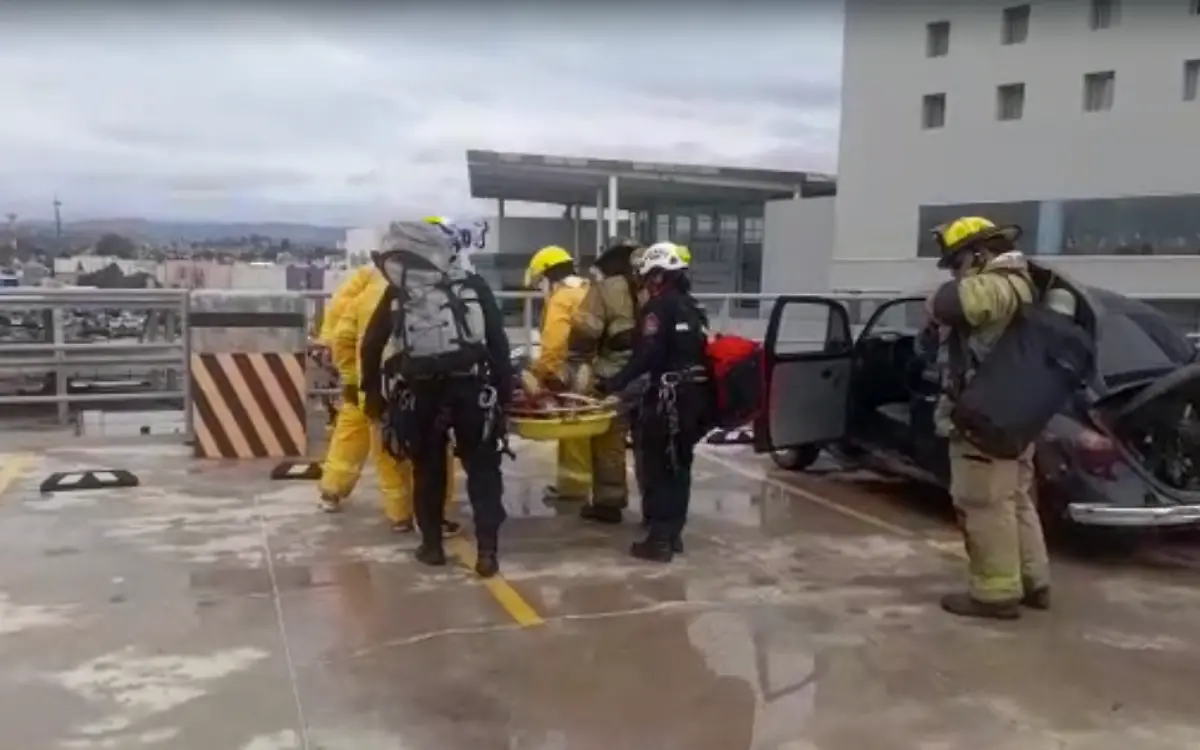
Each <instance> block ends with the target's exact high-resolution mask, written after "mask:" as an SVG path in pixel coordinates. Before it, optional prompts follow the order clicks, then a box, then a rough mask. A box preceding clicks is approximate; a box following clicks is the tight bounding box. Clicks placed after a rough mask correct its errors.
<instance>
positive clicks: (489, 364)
mask: <svg viewBox="0 0 1200 750" xmlns="http://www.w3.org/2000/svg"><path fill="white" fill-rule="evenodd" d="M463 284H464V286H469V287H470V288H471V289H473V290H474V291H475V293H476V294H477V295H478V300H479V305H480V307H481V309H482V312H483V318H484V329H485V337H486V346H487V352H488V356H487V359H486V361H484V362H480V363H479V364H477V365H475V366H472V367H470V368H469V369H465V370H463V371H461V372H453V373H445V374H438V375H432V376H429V377H423V378H413V379H411V380H409V381H406V382H405V384H404V388H403V390H402V391H400V392H398V393H395V394H391V395H390V398H388V399H387V400H386V403H385V398H384V389H385V385H384V379H385V373H384V366H383V363H381V359H382V356H383V351H384V348H385V346H386V344H387V341H388V339H389V338H390V336H391V335H392V330H393V322H392V316H391V309H392V302H393V300H394V299H395V298H396V290H395V289H389V290H388V292H387V294H385V296H384V298H383V300H382V301H381V303H380V305H379V307H378V308H377V309H376V310H375V314H374V315H373V316H372V318H371V321H370V322H369V323H368V327H367V331H366V332H365V334H364V337H363V343H362V352H361V380H362V382H361V385H362V388H363V389H364V393H366V394H367V397H366V398H367V404H366V406H367V412H368V415H369V416H371V417H372V418H375V419H382V421H383V422H384V426H385V430H390V431H391V434H392V435H394V436H395V439H396V442H397V443H398V444H399V446H400V447H401V449H402V451H403V453H404V457H405V458H407V459H409V460H411V461H412V462H413V485H414V486H413V498H414V503H413V504H414V506H415V508H414V510H415V512H416V517H417V524H418V525H419V526H420V528H421V549H420V550H418V552H417V557H418V559H420V560H421V561H422V562H425V563H427V564H431V565H444V564H445V561H446V557H445V553H444V551H443V548H442V535H441V529H442V521H443V520H444V515H445V508H444V506H443V501H444V499H445V492H446V480H447V476H446V475H447V472H449V471H451V467H449V466H447V464H446V445H447V442H448V441H449V434H448V433H449V432H450V431H451V430H453V431H454V443H455V454H456V455H457V456H458V459H459V462H460V463H461V464H462V467H463V470H464V471H465V472H466V474H467V498H468V500H469V501H470V503H471V512H472V515H473V516H474V519H475V536H476V540H477V542H478V552H479V554H478V562H477V564H476V570H477V572H478V573H479V574H480V575H482V576H485V577H488V576H491V575H495V573H496V571H497V570H498V567H499V565H498V562H497V554H498V545H499V540H498V536H499V531H500V526H501V524H503V523H504V520H505V519H506V518H507V514H506V513H505V510H504V502H503V495H504V480H503V477H502V474H501V471H500V461H501V459H502V458H503V456H504V452H505V450H506V448H505V444H506V427H507V423H506V417H505V410H506V408H507V406H508V404H509V402H510V401H511V398H512V393H513V375H512V363H511V362H510V361H509V358H510V356H511V352H510V350H509V343H508V335H507V334H506V333H505V331H504V316H503V313H502V312H501V310H500V306H499V305H498V304H497V302H496V297H495V295H494V294H492V290H491V288H490V287H489V286H488V284H487V282H486V281H484V279H483V277H481V276H479V275H478V274H469V275H468V276H467V277H466V279H465V280H464V281H463ZM372 399H374V400H375V403H374V404H372ZM372 412H374V413H372Z"/></svg>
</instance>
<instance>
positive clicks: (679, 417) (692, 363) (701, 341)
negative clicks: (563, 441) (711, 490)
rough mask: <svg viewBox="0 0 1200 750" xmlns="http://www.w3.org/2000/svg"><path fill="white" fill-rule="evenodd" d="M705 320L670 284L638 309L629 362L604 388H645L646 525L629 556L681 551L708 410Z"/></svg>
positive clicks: (641, 442) (641, 437)
mask: <svg viewBox="0 0 1200 750" xmlns="http://www.w3.org/2000/svg"><path fill="white" fill-rule="evenodd" d="M704 348H705V325H704V314H703V310H701V308H700V306H699V304H697V302H696V300H695V299H693V298H692V297H691V295H689V294H687V293H685V292H683V291H681V290H679V289H676V288H674V287H671V286H668V287H666V288H665V289H664V290H663V291H662V292H660V293H659V294H658V295H656V296H654V297H651V298H650V300H649V301H647V302H646V304H645V305H643V306H642V309H641V311H640V314H639V316H638V336H637V341H636V344H635V348H634V353H633V357H632V358H631V359H630V361H629V363H628V364H627V365H626V366H625V368H624V369H622V370H621V372H619V373H617V374H616V375H615V376H613V377H612V378H610V379H609V380H607V381H605V382H604V383H602V385H601V387H602V390H604V391H606V392H609V393H615V392H618V391H621V390H624V389H625V388H626V387H627V386H628V385H629V384H630V383H632V382H633V381H634V380H635V379H637V378H638V377H639V376H641V375H649V384H648V388H647V389H646V391H645V393H644V394H643V395H642V397H641V400H640V403H639V406H638V415H639V416H638V437H637V445H636V448H635V450H637V451H638V454H639V456H638V458H639V464H640V467H641V474H642V477H641V478H642V482H643V488H642V493H643V494H642V513H643V514H644V516H645V518H646V521H647V524H648V525H649V527H650V534H649V536H648V537H647V538H646V541H644V542H638V543H635V544H634V545H633V548H632V550H631V552H632V553H633V554H634V555H635V556H637V557H642V558H645V559H652V560H661V561H667V560H670V559H671V556H672V552H673V551H681V550H682V544H681V539H680V533H681V532H682V531H683V526H684V523H685V522H686V521H687V511H688V502H689V500H690V497H691V487H692V459H693V456H694V451H695V447H696V443H697V442H699V440H700V438H701V437H703V434H704V430H705V425H706V422H707V420H708V419H709V410H710V406H711V399H710V391H709V383H708V376H707V370H706V363H707V360H706V358H705V354H704Z"/></svg>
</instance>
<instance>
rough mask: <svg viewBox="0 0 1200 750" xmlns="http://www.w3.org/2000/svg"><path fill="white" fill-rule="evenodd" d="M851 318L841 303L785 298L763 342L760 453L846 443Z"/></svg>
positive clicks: (756, 433)
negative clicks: (762, 405)
mask: <svg viewBox="0 0 1200 750" xmlns="http://www.w3.org/2000/svg"><path fill="white" fill-rule="evenodd" d="M853 349H854V347H853V343H852V341H851V336H850V316H849V314H848V313H847V312H846V308H845V307H844V306H843V305H842V304H841V303H840V302H838V301H837V300H834V299H830V298H828V297H816V296H809V295H804V296H789V297H780V298H779V299H778V300H776V302H775V304H774V306H773V307H772V308H771V317H770V319H769V321H768V323H767V337H766V341H764V342H763V350H764V352H763V354H764V359H765V362H764V374H763V377H764V380H765V382H764V390H763V393H764V394H765V397H766V403H765V405H764V407H763V409H762V411H761V412H760V414H759V417H758V419H756V420H755V423H754V448H755V450H756V451H757V452H759V453H765V452H768V451H782V450H788V449H792V448H802V447H806V446H812V445H820V444H822V443H830V442H833V441H836V440H839V439H841V438H842V437H843V436H844V435H845V432H846V420H847V414H848V412H849V403H850V402H849V399H850V374H851V372H850V370H851V365H852V361H853V356H854V355H853Z"/></svg>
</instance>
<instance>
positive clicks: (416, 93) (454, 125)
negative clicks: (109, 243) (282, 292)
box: [0, 0, 841, 225]
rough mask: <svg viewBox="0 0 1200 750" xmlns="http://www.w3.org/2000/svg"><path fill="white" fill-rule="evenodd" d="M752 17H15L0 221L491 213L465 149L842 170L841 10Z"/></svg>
mask: <svg viewBox="0 0 1200 750" xmlns="http://www.w3.org/2000/svg"><path fill="white" fill-rule="evenodd" d="M755 2H757V0H750V1H746V2H740V3H736V4H735V5H734V6H732V7H733V9H731V10H724V11H721V10H717V9H714V8H711V7H707V6H705V5H704V4H686V3H669V4H668V3H662V4H658V3H645V4H642V5H637V4H625V3H613V4H607V5H604V6H603V7H605V8H607V13H608V14H609V15H610V16H611V18H608V19H606V18H604V17H602V16H600V15H598V14H596V13H595V12H592V13H591V14H585V12H584V11H582V10H559V11H557V13H556V14H555V15H551V14H550V13H551V11H550V10H549V8H550V7H552V6H551V4H550V3H541V4H538V5H533V6H530V7H529V9H528V10H523V9H522V8H521V7H520V6H516V5H511V4H509V3H500V2H497V3H496V6H493V7H497V6H498V7H499V8H500V12H498V13H496V12H494V13H493V14H492V15H491V16H487V15H485V14H484V13H483V12H482V11H480V10H479V9H478V6H477V5H476V4H474V3H472V4H463V5H460V6H455V5H454V4H453V3H450V2H443V3H440V4H439V5H440V7H442V8H444V9H445V10H443V11H441V12H440V14H439V13H436V12H434V11H432V10H420V9H416V10H414V9H412V8H411V7H410V8H408V9H406V10H402V11H394V12H391V13H390V14H389V13H385V11H382V10H380V9H379V8H377V7H375V6H372V5H363V6H361V7H354V6H349V5H338V4H337V3H328V4H325V6H324V7H326V8H330V9H333V8H340V10H339V11H338V12H339V13H340V14H341V15H340V17H338V16H334V15H332V13H333V11H332V10H326V11H324V12H322V11H320V10H318V8H319V7H321V6H319V5H316V4H314V5H312V6H308V7H307V9H306V6H302V5H297V6H296V7H292V6H291V5H290V4H285V3H278V4H274V5H272V4H250V3H247V4H245V5H246V6H249V7H250V8H252V9H244V10H240V11H239V10H232V9H230V10H221V11H217V10H213V9H212V8H213V7H214V4H213V3H209V4H207V7H208V8H209V10H208V11H207V15H206V17H203V18H202V17H199V16H197V15H196V13H197V12H198V11H197V10H196V9H197V8H201V7H205V4H200V3H188V4H187V5H186V6H181V7H182V8H189V9H190V10H175V11H166V10H164V11H161V12H158V13H155V14H149V13H147V12H146V11H141V12H134V11H121V10H120V9H119V8H117V7H115V6H113V5H111V4H109V3H97V4H93V5H92V6H91V8H92V10H90V11H89V10H87V6H85V5H82V4H81V5H78V6H74V10H73V11H72V12H70V13H66V12H64V8H65V7H66V6H63V5H61V4H59V3H46V4H45V6H53V8H54V9H55V10H54V12H53V15H51V13H50V12H49V11H43V13H42V14H41V15H35V14H36V13H37V11H36V10H35V8H36V4H33V3H21V4H19V5H20V6H21V7H20V9H19V10H4V11H2V12H0V97H2V99H0V212H7V211H16V212H18V213H20V214H21V215H22V216H24V217H28V218H34V217H40V218H45V217H48V216H49V215H50V211H51V209H50V203H51V200H52V197H53V195H54V193H55V192H57V193H58V195H59V196H60V198H61V200H62V201H63V204H64V208H63V211H64V218H66V219H68V220H69V219H72V218H84V217H88V218H95V217H116V216H121V217H129V216H141V217H146V218H153V219H204V220H236V221H241V220H253V221H260V220H261V221H266V220H283V221H304V222H309V223H325V224H339V225H345V224H360V223H366V222H373V221H377V220H380V219H384V218H388V217H390V216H395V215H400V214H405V213H411V212H417V213H464V212H475V213H480V212H489V210H490V207H489V206H487V205H486V204H484V203H482V202H474V203H473V202H472V201H471V200H470V198H469V191H468V187H467V175H466V159H465V154H464V151H465V150H466V149H468V148H485V149H496V150H505V151H530V152H536V153H552V154H561V155H578V156H596V157H613V158H622V157H628V158H638V159H643V160H661V161H683V162H701V163H711V164H717V165H729V166H738V165H748V166H760V167H767V168H780V169H810V170H818V171H833V169H834V167H835V161H836V141H837V119H838V96H839V78H840V67H841V17H840V9H838V8H837V7H836V6H832V5H824V4H813V3H793V4H791V5H792V6H794V7H792V8H791V9H790V10H789V9H788V7H787V6H788V5H789V4H788V3H780V2H769V1H768V2H764V3H763V4H762V5H761V6H756V5H755ZM147 5H149V4H147ZM567 5H568V6H569V5H570V4H567ZM581 5H582V4H581ZM689 5H690V7H689ZM45 6H44V7H45ZM350 18H353V19H354V20H348V19H350Z"/></svg>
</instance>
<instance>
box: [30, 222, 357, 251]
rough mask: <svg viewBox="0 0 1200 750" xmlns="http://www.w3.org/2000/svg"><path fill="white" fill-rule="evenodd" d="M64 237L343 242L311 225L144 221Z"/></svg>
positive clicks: (70, 230) (80, 226) (77, 228)
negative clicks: (253, 237) (109, 235)
mask: <svg viewBox="0 0 1200 750" xmlns="http://www.w3.org/2000/svg"><path fill="white" fill-rule="evenodd" d="M21 226H22V227H23V228H34V227H36V228H37V229H39V230H45V229H48V228H52V227H53V224H51V223H49V222H45V221H30V222H21ZM63 231H64V232H65V233H67V234H88V235H92V234H104V233H107V232H113V233H115V234H121V235H125V236H126V237H129V238H131V239H135V240H142V241H153V242H202V241H204V240H218V239H223V238H229V237H248V236H250V235H252V234H257V235H260V236H263V237H270V238H272V239H275V240H288V241H289V242H292V243H295V244H301V245H325V246H332V245H334V244H335V243H337V242H338V241H340V240H343V239H345V236H346V231H345V229H343V228H341V227H322V226H315V225H311V224H287V223H282V222H265V223H262V224H254V223H245V222H237V223H230V224H224V223H217V222H187V221H149V220H147V219H90V220H86V221H68V222H64V223H63Z"/></svg>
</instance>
